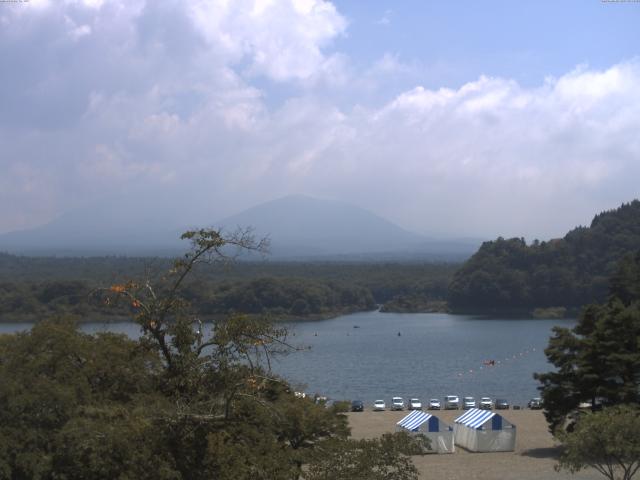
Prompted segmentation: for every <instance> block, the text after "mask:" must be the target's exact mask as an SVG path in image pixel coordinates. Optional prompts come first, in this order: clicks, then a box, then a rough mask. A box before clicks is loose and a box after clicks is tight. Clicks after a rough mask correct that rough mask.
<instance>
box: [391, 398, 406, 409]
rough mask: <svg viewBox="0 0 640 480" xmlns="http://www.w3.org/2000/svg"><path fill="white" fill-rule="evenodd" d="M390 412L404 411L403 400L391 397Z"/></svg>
mask: <svg viewBox="0 0 640 480" xmlns="http://www.w3.org/2000/svg"><path fill="white" fill-rule="evenodd" d="M391 410H404V400H403V399H402V397H393V398H392V399H391Z"/></svg>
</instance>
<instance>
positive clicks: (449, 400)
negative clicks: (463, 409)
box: [444, 395, 460, 410]
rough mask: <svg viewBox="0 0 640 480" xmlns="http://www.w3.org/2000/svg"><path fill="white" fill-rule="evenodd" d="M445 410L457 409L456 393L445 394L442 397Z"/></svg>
mask: <svg viewBox="0 0 640 480" xmlns="http://www.w3.org/2000/svg"><path fill="white" fill-rule="evenodd" d="M444 408H445V410H457V409H458V408H460V399H459V398H458V396H457V395H447V396H446V397H444Z"/></svg>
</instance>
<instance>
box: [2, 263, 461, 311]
mask: <svg viewBox="0 0 640 480" xmlns="http://www.w3.org/2000/svg"><path fill="white" fill-rule="evenodd" d="M456 267H457V266H456V265H451V264H403V263H373V264H364V263H297V262H291V263H287V262H273V263H272V262H239V263H236V264H233V265H228V266H225V267H224V268H212V266H210V265H200V266H199V268H198V269H196V270H195V271H194V272H193V274H192V276H191V277H190V278H189V279H188V282H187V283H186V285H185V288H184V296H185V298H186V299H188V300H189V301H190V302H191V303H192V305H193V306H194V307H195V308H196V309H197V310H198V312H199V313H200V314H201V315H203V316H209V315H211V316H215V315H224V314H228V313H230V312H235V313H249V314H260V315H262V314H267V315H271V316H272V317H273V318H283V319H286V318H307V317H318V316H332V315H338V314H342V313H348V312H354V311H364V310H371V309H373V308H375V305H376V304H385V303H387V302H389V307H388V308H387V310H392V311H398V310H399V309H400V307H397V308H396V309H395V310H394V306H395V305H402V308H403V309H405V310H406V309H409V310H413V311H416V310H419V309H420V308H421V307H422V305H423V304H424V301H432V300H436V301H440V302H443V301H444V299H445V297H446V293H447V286H448V284H449V282H450V280H451V278H452V275H453V272H454V271H455V269H456ZM169 268H170V263H169V261H168V260H167V259H163V258H156V259H151V258H148V259H142V258H129V259H128V258H121V257H98V258H51V257H49V258H47V257H42V258H38V257H17V256H13V255H6V254H0V279H2V280H1V281H0V319H2V320H4V321H21V320H24V321H33V320H37V319H39V318H43V317H45V316H48V315H53V314H57V315H59V314H66V313H72V314H76V315H79V316H82V317H83V318H84V319H88V318H91V317H93V318H96V317H99V316H107V315H108V316H112V317H122V316H127V315H128V311H127V309H126V308H122V306H119V305H116V306H114V305H104V304H103V303H100V302H97V301H95V298H94V297H93V296H92V295H91V292H92V291H93V290H94V289H95V288H96V287H98V286H99V285H101V284H104V283H117V282H122V281H124V280H125V279H127V278H134V277H145V276H150V275H151V276H153V275H154V274H156V273H157V272H160V271H162V270H163V269H169Z"/></svg>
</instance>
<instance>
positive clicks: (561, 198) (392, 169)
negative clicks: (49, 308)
mask: <svg viewBox="0 0 640 480" xmlns="http://www.w3.org/2000/svg"><path fill="white" fill-rule="evenodd" d="M638 25H640V3H638V2H633V1H626V2H625V1H606V0H605V1H600V0H580V1H572V0H565V1H562V2H558V1H543V0H540V1H535V2H518V1H513V0H511V1H497V0H496V1H489V0H480V1H479V0H469V1H464V0H458V1H455V2H445V1H428V0H421V1H410V0H407V1H396V2H390V1H388V0H387V1H380V0H368V1H366V2H363V1H356V0H349V1H347V0H336V1H334V2H330V1H324V0H191V1H185V0H29V1H27V0H24V1H20V2H0V71H1V72H2V88H0V169H1V172H2V174H1V175H0V233H2V232H8V231H13V230H19V229H24V228H31V227H35V226H38V225H42V224H45V223H47V222H50V221H52V220H54V219H56V218H58V217H59V216H61V215H64V214H65V213H66V212H70V211H74V209H78V208H81V207H82V208H87V207H90V208H93V206H95V209H96V210H95V211H97V212H103V211H105V210H109V211H110V215H109V218H110V221H118V220H114V219H119V221H121V222H123V224H127V223H132V222H133V223H135V222H137V223H139V224H146V223H148V224H157V223H159V222H160V223H162V222H165V223H166V224H167V225H168V226H173V225H180V224H185V223H194V222H196V223H206V224H209V223H211V222H213V221H215V220H217V219H220V218H224V217H226V216H228V215H232V214H235V213H237V212H239V211H241V210H243V209H245V208H248V207H251V206H253V205H256V204H260V203H262V202H265V201H268V200H272V199H274V198H278V197H282V196H285V195H290V194H305V195H310V196H315V197H319V198H329V199H336V200H340V201H343V202H347V203H352V204H354V205H357V206H360V207H363V208H366V209H368V210H371V211H372V212H374V213H376V214H379V215H381V216H383V217H385V218H387V219H389V220H391V221H393V222H395V223H397V224H399V225H400V226H402V227H404V228H406V229H409V230H412V231H415V232H418V233H423V234H427V235H434V236H438V235H448V236H458V237H460V236H468V237H484V238H494V237H497V236H499V235H502V236H507V237H509V236H518V237H520V236H525V237H527V238H529V239H533V238H540V239H546V238H553V237H557V236H561V235H563V234H564V233H565V232H566V231H567V230H569V229H570V228H572V227H574V226H577V225H584V224H588V223H589V222H590V221H591V218H592V217H593V215H594V214H595V213H597V212H599V211H602V210H605V209H611V208H615V207H617V206H619V205H620V204H621V203H623V202H627V201H630V200H632V199H634V198H638V197H640V193H639V189H640V182H639V179H640V88H638V87H639V86H640V52H639V48H640V28H638Z"/></svg>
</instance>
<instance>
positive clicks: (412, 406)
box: [409, 398, 422, 410]
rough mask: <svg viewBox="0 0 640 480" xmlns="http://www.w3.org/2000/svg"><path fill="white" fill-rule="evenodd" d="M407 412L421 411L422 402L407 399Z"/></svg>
mask: <svg viewBox="0 0 640 480" xmlns="http://www.w3.org/2000/svg"><path fill="white" fill-rule="evenodd" d="M409 410H422V402H420V399H419V398H411V399H409Z"/></svg>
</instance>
